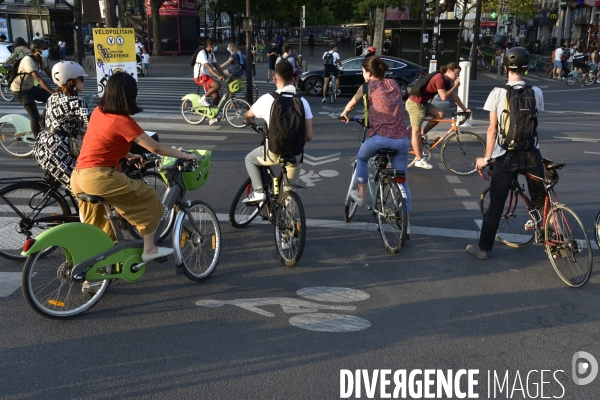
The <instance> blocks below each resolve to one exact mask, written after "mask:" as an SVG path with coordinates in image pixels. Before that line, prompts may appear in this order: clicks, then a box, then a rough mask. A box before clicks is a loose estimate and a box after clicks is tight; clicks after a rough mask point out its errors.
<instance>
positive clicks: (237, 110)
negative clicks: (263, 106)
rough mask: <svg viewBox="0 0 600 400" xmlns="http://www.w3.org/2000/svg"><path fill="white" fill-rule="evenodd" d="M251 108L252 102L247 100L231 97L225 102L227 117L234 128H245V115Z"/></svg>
mask: <svg viewBox="0 0 600 400" xmlns="http://www.w3.org/2000/svg"><path fill="white" fill-rule="evenodd" d="M249 109H250V104H248V102H247V101H246V100H242V99H238V98H235V99H231V100H229V101H228V102H227V104H225V118H226V119H227V122H229V125H231V126H233V127H234V128H245V127H246V124H245V123H244V115H246V112H247V111H248V110H249Z"/></svg>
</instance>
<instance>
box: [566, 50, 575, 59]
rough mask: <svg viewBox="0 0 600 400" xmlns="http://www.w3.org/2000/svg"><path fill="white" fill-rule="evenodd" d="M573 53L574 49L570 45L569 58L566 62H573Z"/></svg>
mask: <svg viewBox="0 0 600 400" xmlns="http://www.w3.org/2000/svg"><path fill="white" fill-rule="evenodd" d="M573 54H575V49H574V48H572V47H571V48H570V49H569V59H568V60H567V62H573Z"/></svg>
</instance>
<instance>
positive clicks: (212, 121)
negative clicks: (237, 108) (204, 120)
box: [208, 116, 221, 125]
mask: <svg viewBox="0 0 600 400" xmlns="http://www.w3.org/2000/svg"><path fill="white" fill-rule="evenodd" d="M220 120H221V117H220V116H219V117H217V118H211V119H209V120H208V124H209V125H212V124H214V123H216V122H219V121H220Z"/></svg>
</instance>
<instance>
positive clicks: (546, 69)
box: [535, 60, 554, 78]
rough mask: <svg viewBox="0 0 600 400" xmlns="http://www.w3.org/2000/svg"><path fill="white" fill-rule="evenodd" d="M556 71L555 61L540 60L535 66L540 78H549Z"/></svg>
mask: <svg viewBox="0 0 600 400" xmlns="http://www.w3.org/2000/svg"><path fill="white" fill-rule="evenodd" d="M553 69H554V60H548V61H543V60H539V61H538V62H537V64H536V65H535V70H536V71H537V74H538V76H539V77H540V78H549V77H550V75H551V74H552V70H553Z"/></svg>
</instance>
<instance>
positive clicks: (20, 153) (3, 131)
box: [0, 122, 35, 158]
mask: <svg viewBox="0 0 600 400" xmlns="http://www.w3.org/2000/svg"><path fill="white" fill-rule="evenodd" d="M34 142H35V138H34V135H33V133H31V132H21V133H17V130H16V129H15V127H14V125H12V124H10V123H8V122H6V123H1V124H0V146H2V149H3V150H4V151H5V152H6V153H7V154H8V155H10V156H11V157H18V158H25V157H29V156H30V155H32V154H33V143H34Z"/></svg>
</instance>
